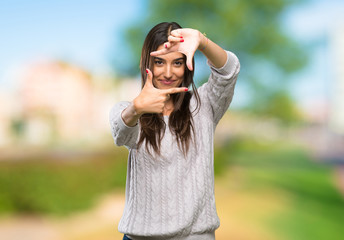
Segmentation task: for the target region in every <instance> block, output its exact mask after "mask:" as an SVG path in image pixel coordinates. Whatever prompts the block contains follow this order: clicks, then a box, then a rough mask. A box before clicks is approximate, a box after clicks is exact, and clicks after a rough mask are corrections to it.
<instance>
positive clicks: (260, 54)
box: [115, 0, 307, 117]
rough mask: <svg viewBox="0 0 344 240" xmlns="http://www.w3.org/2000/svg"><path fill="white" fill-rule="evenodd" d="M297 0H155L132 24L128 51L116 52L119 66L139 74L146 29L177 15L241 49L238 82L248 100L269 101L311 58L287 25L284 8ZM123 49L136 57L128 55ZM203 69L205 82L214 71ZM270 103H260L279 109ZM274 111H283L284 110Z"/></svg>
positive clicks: (233, 48) (231, 47)
mask: <svg viewBox="0 0 344 240" xmlns="http://www.w3.org/2000/svg"><path fill="white" fill-rule="evenodd" d="M297 2H301V1H296V0H240V1H238V0H187V1H185V0H174V1H158V0H149V1H147V9H144V11H145V12H146V16H147V17H146V18H143V19H142V20H141V21H140V22H137V23H135V24H133V25H131V26H129V27H128V28H127V29H126V32H125V34H124V37H125V43H128V44H127V46H126V48H125V47H124V48H122V51H123V52H124V51H125V52H126V54H116V56H118V57H119V58H118V59H117V61H115V66H116V67H117V69H118V70H119V72H122V73H123V72H126V73H127V74H131V75H136V74H138V71H139V68H138V65H139V56H140V54H141V47H142V45H143V41H144V38H145V35H146V34H147V33H148V31H149V30H150V29H151V28H152V27H153V26H154V25H156V24H157V23H159V22H163V21H176V22H178V23H179V24H181V26H183V27H190V28H195V29H198V30H200V31H201V32H205V33H206V34H207V36H208V37H209V38H210V39H212V40H213V41H214V42H216V43H218V44H219V45H221V46H222V47H224V48H225V49H228V50H231V51H233V52H234V53H236V54H237V55H238V57H239V59H240V62H241V73H240V77H239V78H240V81H239V82H238V84H239V85H240V86H243V87H244V88H245V89H246V92H247V94H246V96H248V97H247V102H248V103H247V105H250V104H253V103H257V102H259V103H261V104H263V101H264V99H265V98H266V97H264V96H265V95H267V96H273V95H274V93H275V92H276V91H280V90H281V89H287V87H288V84H287V81H286V79H287V76H288V74H290V73H292V72H295V71H297V70H300V69H302V68H303V67H304V66H305V64H306V61H307V57H306V52H305V50H304V49H303V48H302V46H301V45H300V44H299V43H297V42H296V41H295V40H293V39H292V38H291V37H290V36H288V35H287V33H285V32H284V30H283V28H282V16H283V13H284V11H285V10H286V9H287V8H288V7H289V6H291V5H293V4H295V3H297ZM123 55H125V56H126V57H127V58H130V59H127V61H123ZM133 56H135V57H133ZM199 57H200V55H196V58H199ZM196 60H197V59H196ZM196 65H197V63H196ZM202 68H203V67H202ZM196 71H197V66H196ZM200 74H201V76H200V78H201V79H202V81H199V82H203V81H205V80H206V75H208V73H206V72H204V71H201V73H200ZM202 74H203V75H202ZM261 98H263V99H261ZM267 103H268V104H267V105H262V106H261V108H259V109H261V110H262V112H266V111H270V112H271V110H275V109H274V107H270V106H269V104H270V103H272V102H271V101H268V102H267ZM265 107H266V108H267V109H265ZM272 113H273V114H275V113H276V116H277V117H280V116H281V114H280V112H272ZM290 116H291V115H289V116H288V117H290ZM281 117H283V116H281Z"/></svg>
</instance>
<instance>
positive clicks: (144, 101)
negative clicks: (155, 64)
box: [133, 69, 188, 115]
mask: <svg viewBox="0 0 344 240" xmlns="http://www.w3.org/2000/svg"><path fill="white" fill-rule="evenodd" d="M146 71H147V79H146V83H145V85H144V87H143V88H142V90H141V93H140V94H139V96H137V97H136V98H135V99H134V101H133V104H134V107H135V109H136V113H137V114H139V115H142V114H144V113H162V112H163V110H164V107H165V103H166V102H167V101H168V100H169V99H170V94H174V93H180V92H186V91H188V89H187V88H185V87H179V88H169V89H158V88H156V87H154V85H153V73H152V72H151V71H150V70H149V69H147V70H146Z"/></svg>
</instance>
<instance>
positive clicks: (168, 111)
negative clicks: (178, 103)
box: [162, 99, 174, 116]
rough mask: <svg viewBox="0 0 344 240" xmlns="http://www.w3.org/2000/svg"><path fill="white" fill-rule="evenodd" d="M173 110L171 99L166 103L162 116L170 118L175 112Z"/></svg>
mask: <svg viewBox="0 0 344 240" xmlns="http://www.w3.org/2000/svg"><path fill="white" fill-rule="evenodd" d="M173 110H174V106H173V102H172V99H170V100H168V101H167V102H166V103H165V107H164V110H163V112H162V114H163V115H164V116H170V114H171V113H172V112H173Z"/></svg>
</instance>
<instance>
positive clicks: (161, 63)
mask: <svg viewBox="0 0 344 240" xmlns="http://www.w3.org/2000/svg"><path fill="white" fill-rule="evenodd" d="M162 48H164V46H163V45H160V46H159V47H158V49H157V50H160V49H162ZM153 63H154V64H153V84H154V86H155V87H156V88H159V89H168V88H174V87H180V86H181V84H182V82H183V80H184V72H185V60H184V55H183V54H182V53H180V52H170V53H168V54H165V55H159V56H156V57H153Z"/></svg>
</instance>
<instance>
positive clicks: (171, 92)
mask: <svg viewBox="0 0 344 240" xmlns="http://www.w3.org/2000/svg"><path fill="white" fill-rule="evenodd" d="M188 90H189V89H188V88H185V87H179V88H170V89H166V90H161V91H163V92H164V93H165V94H175V93H181V92H187V91H188Z"/></svg>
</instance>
